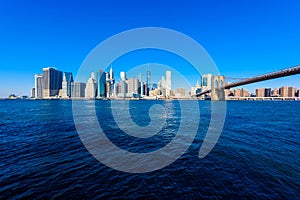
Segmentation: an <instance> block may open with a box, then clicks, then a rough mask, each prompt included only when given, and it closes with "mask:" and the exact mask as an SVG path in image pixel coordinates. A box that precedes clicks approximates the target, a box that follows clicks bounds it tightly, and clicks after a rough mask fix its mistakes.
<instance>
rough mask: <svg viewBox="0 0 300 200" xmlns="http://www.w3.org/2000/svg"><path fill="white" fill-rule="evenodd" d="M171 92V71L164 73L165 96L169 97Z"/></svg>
mask: <svg viewBox="0 0 300 200" xmlns="http://www.w3.org/2000/svg"><path fill="white" fill-rule="evenodd" d="M171 90H172V80H171V71H166V96H167V97H170V96H171Z"/></svg>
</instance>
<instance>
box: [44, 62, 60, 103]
mask: <svg viewBox="0 0 300 200" xmlns="http://www.w3.org/2000/svg"><path fill="white" fill-rule="evenodd" d="M60 89H62V72H61V71H59V70H57V69H55V68H52V67H48V68H43V98H49V97H55V96H58V93H59V90H60Z"/></svg>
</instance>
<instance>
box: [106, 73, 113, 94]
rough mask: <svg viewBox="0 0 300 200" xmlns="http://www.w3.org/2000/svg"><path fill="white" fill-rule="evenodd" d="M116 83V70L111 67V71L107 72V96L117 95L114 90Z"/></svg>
mask: <svg viewBox="0 0 300 200" xmlns="http://www.w3.org/2000/svg"><path fill="white" fill-rule="evenodd" d="M114 85H115V79H114V71H113V69H112V67H110V70H109V73H108V74H107V77H106V92H107V95H106V96H107V97H111V96H115V91H114V88H115V87H114Z"/></svg>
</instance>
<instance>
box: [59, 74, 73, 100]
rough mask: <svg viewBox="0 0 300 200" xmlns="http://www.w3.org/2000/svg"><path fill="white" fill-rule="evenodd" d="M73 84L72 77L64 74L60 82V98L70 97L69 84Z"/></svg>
mask: <svg viewBox="0 0 300 200" xmlns="http://www.w3.org/2000/svg"><path fill="white" fill-rule="evenodd" d="M72 82H74V80H73V75H72V73H71V72H65V73H64V75H63V81H62V91H61V97H62V98H68V97H71V83H72Z"/></svg>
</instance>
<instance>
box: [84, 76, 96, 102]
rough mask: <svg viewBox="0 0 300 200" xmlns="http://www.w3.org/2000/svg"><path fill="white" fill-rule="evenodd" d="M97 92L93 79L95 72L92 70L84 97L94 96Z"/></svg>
mask: <svg viewBox="0 0 300 200" xmlns="http://www.w3.org/2000/svg"><path fill="white" fill-rule="evenodd" d="M96 92H97V83H96V80H95V74H94V72H92V74H91V77H90V78H89V79H88V81H87V84H86V87H85V95H84V96H85V98H95V97H96Z"/></svg>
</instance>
